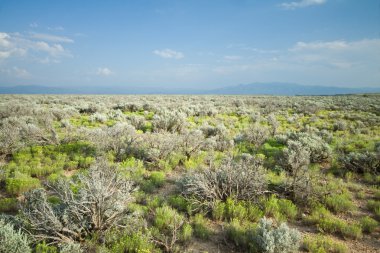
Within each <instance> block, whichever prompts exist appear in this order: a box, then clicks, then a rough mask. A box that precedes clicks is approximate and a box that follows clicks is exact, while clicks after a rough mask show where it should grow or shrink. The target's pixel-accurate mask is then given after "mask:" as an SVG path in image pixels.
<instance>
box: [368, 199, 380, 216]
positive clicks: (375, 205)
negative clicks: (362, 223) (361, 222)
mask: <svg viewBox="0 0 380 253" xmlns="http://www.w3.org/2000/svg"><path fill="white" fill-rule="evenodd" d="M367 208H368V209H369V210H370V211H372V212H373V213H374V214H375V218H376V219H378V220H380V201H379V200H372V199H371V200H368V202H367Z"/></svg>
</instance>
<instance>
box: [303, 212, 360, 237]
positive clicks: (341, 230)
mask: <svg viewBox="0 0 380 253" xmlns="http://www.w3.org/2000/svg"><path fill="white" fill-rule="evenodd" d="M306 221H307V222H309V223H311V224H315V225H316V226H317V228H318V230H319V231H320V232H322V233H329V234H334V233H338V234H341V235H342V236H343V237H345V238H351V239H359V238H361V237H362V229H361V227H360V225H359V224H356V223H347V222H346V221H344V220H342V219H339V218H336V217H335V216H333V215H332V214H331V213H330V212H329V211H328V210H327V209H326V208H325V207H323V206H317V207H315V208H314V210H313V211H312V213H311V214H310V215H309V216H308V217H306Z"/></svg>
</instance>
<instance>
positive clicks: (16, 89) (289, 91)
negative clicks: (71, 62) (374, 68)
mask: <svg viewBox="0 0 380 253" xmlns="http://www.w3.org/2000/svg"><path fill="white" fill-rule="evenodd" d="M358 93H380V87H377V88H370V87H363V88H348V87H333V86H308V85H300V84H291V83H252V84H240V85H236V86H228V87H224V88H217V89H204V90H201V89H190V88H157V87H126V86H110V87H77V88H64V87H48V86H38V85H28V86H3V87H0V94H204V95H206V94H208V95H211V94H218V95H284V96H294V95H337V94H358Z"/></svg>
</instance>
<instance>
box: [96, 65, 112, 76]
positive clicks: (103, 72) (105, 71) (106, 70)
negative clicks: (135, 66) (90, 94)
mask: <svg viewBox="0 0 380 253" xmlns="http://www.w3.org/2000/svg"><path fill="white" fill-rule="evenodd" d="M96 74H97V75H98V76H110V75H112V74H114V72H113V71H111V70H110V69H109V68H107V67H104V68H101V67H100V68H98V70H97V71H96Z"/></svg>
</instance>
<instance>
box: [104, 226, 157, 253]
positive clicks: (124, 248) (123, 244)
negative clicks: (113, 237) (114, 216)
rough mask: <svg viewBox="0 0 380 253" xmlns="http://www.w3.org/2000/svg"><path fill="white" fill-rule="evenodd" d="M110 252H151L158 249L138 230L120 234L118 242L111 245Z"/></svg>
mask: <svg viewBox="0 0 380 253" xmlns="http://www.w3.org/2000/svg"><path fill="white" fill-rule="evenodd" d="M111 252H114V253H124V252H130V253H149V252H151V253H153V252H159V251H158V250H157V249H155V246H154V244H153V243H152V242H151V240H150V238H149V236H147V235H146V234H144V233H142V232H141V231H139V232H136V233H131V234H126V235H124V236H122V237H121V238H120V240H118V242H116V243H114V244H113V245H112V247H111Z"/></svg>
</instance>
